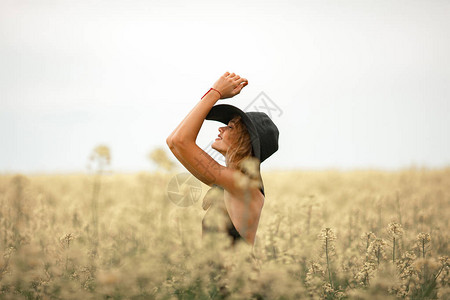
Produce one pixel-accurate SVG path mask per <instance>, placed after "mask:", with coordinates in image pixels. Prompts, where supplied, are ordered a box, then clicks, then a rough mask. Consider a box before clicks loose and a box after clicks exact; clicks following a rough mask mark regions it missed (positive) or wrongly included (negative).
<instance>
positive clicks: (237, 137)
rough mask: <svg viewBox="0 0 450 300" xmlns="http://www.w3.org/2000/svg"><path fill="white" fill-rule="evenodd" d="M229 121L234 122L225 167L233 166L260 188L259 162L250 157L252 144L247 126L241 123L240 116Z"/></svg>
mask: <svg viewBox="0 0 450 300" xmlns="http://www.w3.org/2000/svg"><path fill="white" fill-rule="evenodd" d="M230 121H233V122H234V130H233V135H234V137H233V143H232V145H231V147H230V148H229V149H228V152H227V156H226V157H227V165H233V166H235V167H236V168H237V169H238V170H239V171H241V172H242V173H244V174H245V175H247V176H248V177H249V179H250V180H253V181H257V182H258V185H259V186H261V182H260V180H261V178H260V173H259V166H260V164H261V163H260V161H259V159H257V158H256V157H253V156H252V143H251V139H250V134H249V133H248V130H247V126H245V124H244V122H243V121H242V118H241V116H236V117H234V118H233V119H231V120H230Z"/></svg>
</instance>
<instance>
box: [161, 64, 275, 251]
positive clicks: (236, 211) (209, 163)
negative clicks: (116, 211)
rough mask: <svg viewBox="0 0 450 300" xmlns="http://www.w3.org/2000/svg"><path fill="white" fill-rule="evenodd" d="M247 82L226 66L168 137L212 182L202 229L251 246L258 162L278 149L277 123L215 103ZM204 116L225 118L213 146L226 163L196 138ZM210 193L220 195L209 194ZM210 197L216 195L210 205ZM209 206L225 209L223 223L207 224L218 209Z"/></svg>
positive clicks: (260, 198) (260, 189) (259, 185)
mask: <svg viewBox="0 0 450 300" xmlns="http://www.w3.org/2000/svg"><path fill="white" fill-rule="evenodd" d="M247 85H248V80H247V79H245V78H241V77H240V76H239V75H236V74H234V73H231V74H230V73H229V72H226V73H225V74H224V75H222V76H221V77H220V78H219V79H218V80H217V81H216V82H215V83H214V85H213V87H212V88H211V89H210V90H209V91H208V92H206V94H205V95H204V96H203V97H202V98H201V100H200V101H199V102H198V103H197V105H196V106H195V107H194V108H193V109H192V110H191V112H190V113H189V114H188V115H187V116H186V117H185V118H184V120H183V121H182V122H181V123H180V124H179V125H178V127H177V128H176V129H175V130H174V131H173V132H172V134H171V135H170V136H169V137H168V138H167V140H166V142H167V145H168V146H169V147H170V150H171V151H172V152H173V154H174V155H175V156H176V157H177V159H178V160H179V161H180V162H181V163H182V164H183V165H184V166H185V167H186V169H187V170H188V171H190V172H191V173H192V174H193V175H194V176H195V177H197V178H198V179H199V180H201V181H202V182H203V183H205V184H207V185H209V186H211V187H212V189H211V190H210V191H208V193H207V195H206V196H205V201H204V208H205V209H208V212H207V213H206V214H205V217H204V220H203V224H202V225H203V226H202V228H203V236H204V234H205V233H206V232H212V231H224V232H227V234H229V235H230V236H231V237H232V238H233V245H234V244H235V242H236V241H238V240H243V241H245V242H247V243H248V244H249V245H252V246H253V245H254V242H255V236H256V231H257V229H258V223H259V218H260V215H261V210H262V207H263V205H264V186H263V182H262V178H261V174H260V167H259V165H260V163H261V162H263V161H264V160H265V159H267V158H268V157H269V156H270V155H272V154H273V153H274V152H275V151H277V150H278V129H277V127H276V126H275V124H274V123H273V122H272V120H271V119H270V118H269V117H268V116H267V115H266V114H265V113H263V112H248V113H245V112H243V111H242V110H240V109H238V108H237V107H234V106H232V105H227V104H220V105H216V106H215V104H216V102H217V101H218V100H220V99H226V98H231V97H234V96H236V95H237V94H239V93H240V92H241V90H242V89H243V88H244V87H245V86H247ZM205 119H207V120H215V121H219V122H222V123H224V124H227V126H223V127H220V128H219V135H218V137H217V138H216V140H215V141H214V143H213V144H212V146H211V147H212V148H213V149H215V150H217V151H218V152H220V153H221V154H222V155H224V156H225V161H226V166H222V165H220V164H219V163H217V162H216V161H215V160H214V159H213V158H212V157H211V156H209V155H208V154H207V153H206V152H205V151H203V150H202V149H201V148H200V147H198V146H197V145H196V143H195V141H196V138H197V135H198V132H199V131H200V128H201V126H202V124H203V121H204V120H205ZM255 161H256V164H255V163H254V162H255ZM252 162H253V164H252ZM252 166H253V167H252ZM217 192H218V193H217ZM221 192H222V193H221ZM214 193H215V194H216V195H217V194H219V197H218V198H217V197H213V196H212V194H214ZM211 198H214V199H215V201H213V203H212V204H211V205H209V203H208V200H210V199H211ZM209 206H211V207H209ZM212 211H214V212H218V211H219V212H220V211H221V212H223V215H224V216H225V219H224V224H222V225H223V226H221V225H220V224H219V226H218V227H215V228H213V227H211V226H210V225H208V224H207V223H208V220H213V221H214V220H217V218H218V215H217V214H213V213H210V212H212Z"/></svg>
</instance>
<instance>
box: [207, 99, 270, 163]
mask: <svg viewBox="0 0 450 300" xmlns="http://www.w3.org/2000/svg"><path fill="white" fill-rule="evenodd" d="M235 116H240V117H241V119H242V121H243V122H244V124H245V126H246V127H247V130H248V133H249V135H250V141H251V144H252V154H253V156H254V157H256V158H258V159H259V161H260V162H261V163H262V162H263V161H265V160H266V159H267V158H268V157H270V156H271V155H272V154H274V153H275V152H276V151H277V150H278V137H279V132H278V128H277V126H276V125H275V124H274V123H273V121H272V120H271V119H270V118H269V116H268V115H267V114H266V113H264V112H259V111H251V112H244V111H242V110H241V109H239V108H237V107H235V106H233V105H229V104H218V105H215V106H213V107H212V108H211V110H210V111H209V113H208V115H207V116H206V118H205V119H206V120H214V121H219V122H222V123H224V124H228V122H229V121H230V120H231V119H233V118H234V117H235Z"/></svg>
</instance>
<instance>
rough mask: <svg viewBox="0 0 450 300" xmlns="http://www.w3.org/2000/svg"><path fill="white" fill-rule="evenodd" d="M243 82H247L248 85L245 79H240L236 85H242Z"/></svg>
mask: <svg viewBox="0 0 450 300" xmlns="http://www.w3.org/2000/svg"><path fill="white" fill-rule="evenodd" d="M243 82H247V84H248V80H247V79H245V78H240V79H239V80H238V81H237V83H239V84H241V83H243Z"/></svg>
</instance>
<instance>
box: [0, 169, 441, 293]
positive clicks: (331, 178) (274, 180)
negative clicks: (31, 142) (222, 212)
mask: <svg viewBox="0 0 450 300" xmlns="http://www.w3.org/2000/svg"><path fill="white" fill-rule="evenodd" d="M174 175H176V173H175V172H172V173H168V172H155V173H138V174H112V175H111V174H110V175H106V174H92V175H87V174H75V175H60V176H56V175H52V176H50V175H40V176H37V175H34V176H31V175H28V176H27V175H2V176H0V251H1V255H0V299H397V298H404V299H430V298H432V299H434V298H439V299H450V286H449V272H450V269H449V260H448V256H449V231H448V229H449V223H448V222H449V219H450V218H449V217H450V169H449V168H446V169H440V170H428V169H420V168H411V169H407V170H401V171H369V170H368V171H362V170H361V171H337V170H330V171H283V172H281V171H280V172H275V171H272V172H263V173H262V175H263V180H264V184H265V191H266V201H265V205H264V208H263V212H262V215H261V220H260V225H259V228H258V232H257V239H256V243H255V246H254V247H253V248H251V247H250V248H249V247H248V246H246V245H243V244H238V245H239V246H238V247H236V248H228V247H227V245H228V243H227V240H226V237H225V236H220V235H217V236H216V237H215V238H214V239H213V238H210V239H205V240H202V238H201V236H202V234H201V222H202V218H203V215H204V214H205V211H204V210H203V209H202V197H203V195H204V194H205V193H206V191H207V190H208V189H209V187H207V186H206V185H202V188H203V194H202V197H200V198H199V201H197V202H195V203H194V204H193V205H191V206H188V207H181V206H177V205H175V204H174V203H173V202H171V201H170V199H168V197H167V186H168V183H169V181H170V180H171V178H173V176H174Z"/></svg>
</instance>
